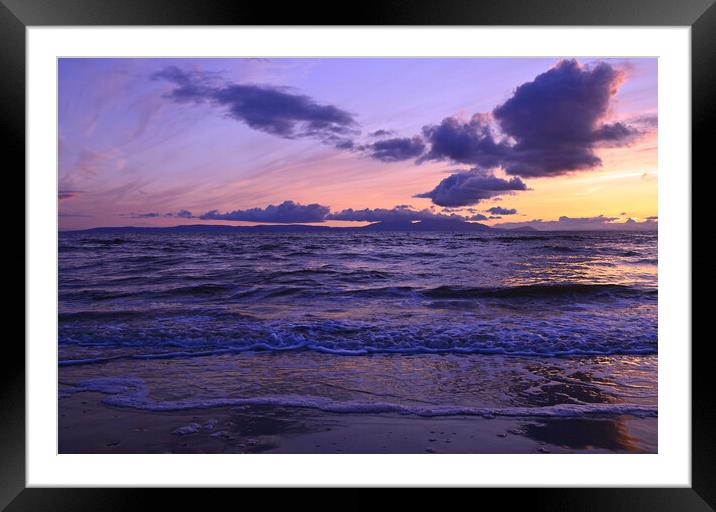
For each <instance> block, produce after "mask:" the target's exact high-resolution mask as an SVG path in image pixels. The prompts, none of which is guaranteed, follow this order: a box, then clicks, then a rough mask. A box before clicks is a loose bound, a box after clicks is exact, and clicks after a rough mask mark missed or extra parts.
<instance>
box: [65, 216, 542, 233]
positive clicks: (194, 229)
mask: <svg viewBox="0 0 716 512" xmlns="http://www.w3.org/2000/svg"><path fill="white" fill-rule="evenodd" d="M119 231H121V232H123V233H223V232H237V231H238V232H247V231H248V232H252V231H253V232H265V231H270V232H321V231H371V232H372V231H460V232H475V231H497V232H501V231H528V232H532V231H534V232H538V230H537V229H535V228H533V227H529V226H528V227H520V228H511V229H507V228H493V227H490V226H487V225H485V224H480V223H478V222H465V221H459V220H442V219H440V220H434V219H430V220H421V221H417V222H411V221H382V222H374V223H372V224H368V225H367V226H360V227H335V226H311V225H307V224H257V225H255V226H230V225H225V224H221V225H216V224H184V225H179V226H167V227H148V226H116V227H97V228H90V229H81V230H71V231H64V232H65V233H68V232H72V233H113V232H119Z"/></svg>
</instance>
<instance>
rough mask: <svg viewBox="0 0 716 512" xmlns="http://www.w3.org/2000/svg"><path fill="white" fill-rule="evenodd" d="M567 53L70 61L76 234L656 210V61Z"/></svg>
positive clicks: (69, 156) (64, 75)
mask: <svg viewBox="0 0 716 512" xmlns="http://www.w3.org/2000/svg"><path fill="white" fill-rule="evenodd" d="M560 60H561V59H557V58H554V59H504V58H501V59H485V58H479V59H477V58H476V59H382V58H376V59H270V60H268V59H61V60H60V62H59V170H58V172H59V197H60V207H59V214H60V229H78V228H87V227H94V226H110V225H111V226H118V225H137V226H138V225H175V224H182V223H203V222H208V223H210V222H213V223H217V222H218V223H233V224H243V223H256V222H286V221H289V222H293V221H295V222H325V221H327V222H329V223H330V224H332V225H358V224H355V222H358V221H359V219H365V218H367V217H370V218H371V219H373V218H378V217H380V215H388V214H390V215H396V211H397V212H398V213H397V214H398V215H405V214H406V213H405V212H416V213H409V215H412V216H413V218H414V219H419V218H420V215H422V216H425V215H461V216H464V217H473V218H474V220H479V221H484V222H486V223H488V224H495V223H500V222H506V221H511V222H513V223H514V222H525V221H530V220H536V221H537V222H540V221H539V219H541V222H551V221H556V222H559V221H558V219H559V218H560V217H562V216H567V217H570V218H584V219H591V220H589V221H585V222H587V223H588V224H589V225H590V226H592V225H598V224H600V223H603V222H608V223H613V222H623V221H626V220H627V219H628V218H633V219H636V221H638V222H639V221H644V220H646V219H647V218H649V217H656V216H657V196H656V181H657V180H656V175H657V158H656V156H657V152H656V114H657V61H656V59H629V60H624V59H619V60H609V59H606V60H603V62H604V63H602V64H599V62H598V61H596V60H594V59H577V62H576V63H572V64H571V65H567V64H568V63H567V64H565V63H563V65H561V67H560V65H559V64H558V63H559V62H560ZM555 66H557V67H555ZM600 66H601V67H600ZM523 84H528V85H527V86H525V87H522V88H520V86H522V85H523ZM518 88H519V89H518ZM475 114H478V115H475ZM375 132H378V133H377V134H376V133H375ZM371 134H374V135H371ZM448 178H449V179H448ZM286 201H290V202H291V203H286ZM269 205H274V208H273V209H269V210H267V207H268V206H269ZM401 205H402V208H399V209H398V210H396V209H395V207H396V206H401ZM405 205H410V208H407V207H406V206H405ZM498 207H499V208H498ZM348 209H351V210H352V212H353V213H351V211H350V210H349V211H347V212H344V211H345V210H348ZM365 209H368V210H367V211H368V213H367V214H366V213H361V214H360V215H359V214H356V213H355V212H356V211H362V210H365ZM376 209H379V210H376ZM423 210H425V212H424V213H422V214H419V212H420V211H423ZM513 210H516V211H515V212H514V213H513V212H512V211H513ZM189 212H191V213H189ZM599 215H603V216H604V217H602V218H601V219H613V220H609V221H603V220H599V218H598V216H599ZM331 216H333V217H334V218H331ZM483 217H484V218H483ZM498 217H499V218H498ZM594 218H597V221H596V224H595V223H594ZM346 219H347V220H346ZM361 222H367V221H366V220H363V221H361Z"/></svg>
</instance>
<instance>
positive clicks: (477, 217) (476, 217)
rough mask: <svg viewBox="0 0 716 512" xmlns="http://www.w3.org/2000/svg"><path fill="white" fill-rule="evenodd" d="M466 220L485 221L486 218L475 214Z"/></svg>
mask: <svg viewBox="0 0 716 512" xmlns="http://www.w3.org/2000/svg"><path fill="white" fill-rule="evenodd" d="M468 220H487V216H485V215H483V214H481V213H476V214H475V215H472V216H471V217H470V218H469V219H468Z"/></svg>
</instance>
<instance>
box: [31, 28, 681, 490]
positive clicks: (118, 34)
mask: <svg viewBox="0 0 716 512" xmlns="http://www.w3.org/2000/svg"><path fill="white" fill-rule="evenodd" d="M690 40H691V37H690V29H689V28H688V27H672V28H542V27H540V28H491V27H479V28H478V27H474V28H442V27H436V28H361V27H353V28H313V27H311V28H259V27H251V28H241V27H231V28H227V27H206V28H150V27H140V28H95V27H91V28H64V27H63V28H53V27H43V28H28V31H27V42H28V47H27V50H28V62H27V79H28V80H27V120H28V124H27V190H28V196H27V229H28V232H27V244H28V246H27V254H28V263H29V266H28V273H27V287H28V288H27V291H28V293H27V320H26V321H27V348H26V350H27V485H28V486H70V485H76V486H120V485H124V486H150V485H162V486H186V485H195V486H232V485H425V484H432V485H480V486H508V485H520V486H543V485H553V486H592V485H595V486H596V485H609V486H652V485H659V486H690V482H691V471H690V452H691V433H690V432H691V420H690V418H691V405H690V404H691V394H690V355H691V329H690V312H691V307H690V297H691V290H690V281H691V271H690V264H691V263H690V262H691V255H690V247H691V239H690V222H691V219H690V210H691V197H690V187H691V186H690V175H691V159H690V144H691V133H690V127H691V89H690V82H691V80H690V74H691V71H690ZM73 56H77V57H140V56H146V57H172V56H175V57H241V56H245V57H279V56H282V57H302V56H304V57H308V56H311V57H316V56H318V57H321V56H326V57H328V56H334V57H339V56H340V57H352V56H355V57H357V56H422V57H427V56H429V57H447V56H455V57H457V56H464V57H481V56H482V57H509V56H514V57H658V58H659V83H658V89H659V288H660V293H659V453H658V454H644V455H635V454H625V455H621V454H618V455H617V454H603V455H595V454H591V455H581V454H580V455H556V454H550V455H534V454H533V455H433V454H430V455H428V454H420V455H277V454H255V455H244V454H242V455H225V454H217V455H189V454H187V455H178V454H169V455H166V454H155V455H67V454H64V455H58V454H57V423H56V419H57V305H56V301H57V158H56V154H57V124H56V112H57V58H58V57H73Z"/></svg>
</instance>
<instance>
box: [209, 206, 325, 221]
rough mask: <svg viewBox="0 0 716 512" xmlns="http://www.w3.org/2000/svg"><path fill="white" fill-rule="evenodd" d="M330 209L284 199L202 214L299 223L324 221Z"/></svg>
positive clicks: (215, 218)
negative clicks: (265, 204)
mask: <svg viewBox="0 0 716 512" xmlns="http://www.w3.org/2000/svg"><path fill="white" fill-rule="evenodd" d="M329 211H330V209H329V208H328V206H323V205H320V204H317V203H312V204H300V203H294V202H293V201H284V202H283V203H281V204H278V205H273V204H270V205H268V206H267V207H266V208H250V209H248V210H234V211H233V212H226V213H220V212H219V211H218V210H212V211H210V212H207V213H205V214H203V215H201V216H199V218H200V219H202V220H233V221H246V222H265V223H277V224H298V223H310V222H323V221H324V220H325V219H326V215H328V213H329Z"/></svg>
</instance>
